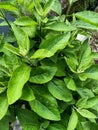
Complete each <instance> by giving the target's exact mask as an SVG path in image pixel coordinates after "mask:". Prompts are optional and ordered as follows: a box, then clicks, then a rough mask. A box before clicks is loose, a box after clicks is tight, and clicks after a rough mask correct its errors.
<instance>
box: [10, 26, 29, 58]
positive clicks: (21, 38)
mask: <svg viewBox="0 0 98 130" xmlns="http://www.w3.org/2000/svg"><path fill="white" fill-rule="evenodd" d="M11 27H12V30H13V32H14V35H15V37H16V39H17V43H18V45H19V49H20V54H22V55H23V56H24V55H26V54H27V53H28V51H29V48H30V41H29V38H28V35H27V34H26V33H25V32H24V31H23V30H22V29H21V28H20V27H17V26H16V25H14V24H11Z"/></svg>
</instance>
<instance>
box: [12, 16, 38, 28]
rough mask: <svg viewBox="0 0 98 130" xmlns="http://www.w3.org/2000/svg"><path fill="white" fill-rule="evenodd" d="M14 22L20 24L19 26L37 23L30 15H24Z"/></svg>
mask: <svg viewBox="0 0 98 130" xmlns="http://www.w3.org/2000/svg"><path fill="white" fill-rule="evenodd" d="M14 24H16V25H19V26H31V25H33V26H34V25H36V24H37V23H36V22H35V21H34V20H33V19H32V18H30V17H28V16H22V17H20V18H18V19H16V20H15V21H14Z"/></svg>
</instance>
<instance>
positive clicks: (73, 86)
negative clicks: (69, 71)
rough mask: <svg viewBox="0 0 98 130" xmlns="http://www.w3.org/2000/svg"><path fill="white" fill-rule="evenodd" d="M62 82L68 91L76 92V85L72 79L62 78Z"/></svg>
mask: <svg viewBox="0 0 98 130" xmlns="http://www.w3.org/2000/svg"><path fill="white" fill-rule="evenodd" d="M64 81H65V83H66V86H67V88H68V89H70V90H72V91H75V90H76V84H75V82H74V80H73V79H72V78H64Z"/></svg>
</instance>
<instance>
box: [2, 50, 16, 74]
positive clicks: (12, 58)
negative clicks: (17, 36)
mask: <svg viewBox="0 0 98 130" xmlns="http://www.w3.org/2000/svg"><path fill="white" fill-rule="evenodd" d="M4 60H5V64H6V66H7V68H8V69H9V71H10V72H12V71H14V70H15V69H16V68H17V67H18V66H19V61H18V57H17V56H16V55H15V54H13V53H11V52H10V51H6V52H5V55H4Z"/></svg>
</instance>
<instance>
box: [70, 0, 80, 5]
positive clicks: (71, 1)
mask: <svg viewBox="0 0 98 130" xmlns="http://www.w3.org/2000/svg"><path fill="white" fill-rule="evenodd" d="M68 1H69V4H70V5H72V4H73V3H74V2H76V1H78V0H68Z"/></svg>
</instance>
